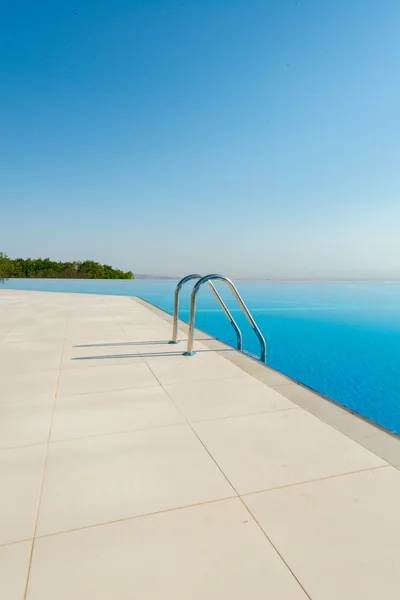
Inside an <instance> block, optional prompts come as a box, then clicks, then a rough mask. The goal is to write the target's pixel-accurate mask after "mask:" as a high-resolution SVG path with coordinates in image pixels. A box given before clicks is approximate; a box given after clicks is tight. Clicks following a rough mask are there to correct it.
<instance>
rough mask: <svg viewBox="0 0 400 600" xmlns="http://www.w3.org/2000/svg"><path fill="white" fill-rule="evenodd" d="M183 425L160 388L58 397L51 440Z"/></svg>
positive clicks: (179, 416) (179, 415)
mask: <svg viewBox="0 0 400 600" xmlns="http://www.w3.org/2000/svg"><path fill="white" fill-rule="evenodd" d="M182 422H184V418H183V417H182V415H181V414H180V413H179V411H178V410H177V409H176V408H175V406H174V404H173V403H172V401H171V400H170V399H169V397H168V396H167V394H166V393H165V392H164V390H163V389H162V388H161V387H160V386H157V387H145V388H135V389H130V390H119V391H111V392H97V393H95V394H82V395H76V396H60V397H58V398H57V403H56V407H55V412H54V418H53V425H52V433H51V440H52V441H53V440H65V439H71V438H77V437H85V436H89V435H98V434H103V433H114V432H119V431H132V430H136V429H146V428H151V427H161V426H165V425H174V424H177V423H182Z"/></svg>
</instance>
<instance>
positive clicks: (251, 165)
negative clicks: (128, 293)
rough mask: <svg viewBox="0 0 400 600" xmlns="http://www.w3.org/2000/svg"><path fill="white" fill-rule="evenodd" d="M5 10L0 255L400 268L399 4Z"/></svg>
mask: <svg viewBox="0 0 400 600" xmlns="http://www.w3.org/2000/svg"><path fill="white" fill-rule="evenodd" d="M0 10H1V14H0V82H1V83H0V86H1V93H0V202H1V223H2V227H1V237H0V250H2V251H4V252H7V253H8V254H9V255H10V256H27V255H30V256H40V255H41V256H51V257H53V258H55V259H84V258H93V259H95V260H99V261H102V262H107V263H111V264H114V265H115V266H119V267H121V268H131V269H133V270H134V271H136V272H142V273H146V272H147V273H149V272H150V273H155V274H158V273H165V274H176V275H180V274H186V273H187V272H191V271H207V272H210V271H222V272H224V273H227V274H230V275H232V276H249V277H250V276H257V277H263V276H265V277H267V276H299V277H301V276H309V275H321V276H328V277H329V276H338V275H352V274H357V275H359V274H366V275H367V274H376V273H382V275H383V276H384V277H386V276H389V275H390V274H392V273H396V272H397V273H398V274H399V273H400V236H399V234H398V229H399V222H400V167H399V165H400V111H399V106H400V36H399V30H400V2H399V0H380V1H379V2H378V1H376V0H324V1H322V0H293V1H289V0H275V1H268V0H182V1H175V0H148V1H144V0H143V1H138V0H113V1H111V0H96V1H94V0H70V1H67V2H54V1H53V0H48V1H46V2H43V1H40V0H38V1H37V2H31V1H28V0H25V1H22V0H3V1H2V3H1V9H0Z"/></svg>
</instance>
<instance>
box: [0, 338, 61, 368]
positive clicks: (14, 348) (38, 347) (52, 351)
mask: <svg viewBox="0 0 400 600" xmlns="http://www.w3.org/2000/svg"><path fill="white" fill-rule="evenodd" d="M61 352H62V341H60V342H55V341H53V340H52V341H49V342H48V343H46V342H38V341H37V342H21V343H12V344H5V343H3V342H2V343H1V344H0V374H3V373H4V374H6V375H7V374H10V373H32V372H35V371H53V370H55V369H58V368H59V367H60V362H61Z"/></svg>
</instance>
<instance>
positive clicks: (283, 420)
mask: <svg viewBox="0 0 400 600" xmlns="http://www.w3.org/2000/svg"><path fill="white" fill-rule="evenodd" d="M193 428H194V429H195V431H196V432H197V434H198V435H199V437H200V439H201V440H202V442H203V443H204V445H205V446H206V448H207V449H208V451H209V452H210V453H211V455H212V456H213V457H214V459H215V460H216V461H217V463H218V464H219V466H220V467H221V469H222V470H223V472H224V473H225V474H226V476H227V477H228V479H229V481H230V482H231V483H232V485H233V486H234V487H235V489H236V490H237V491H238V492H239V494H245V493H248V492H255V491H258V490H263V489H271V488H275V487H281V486H285V485H291V484H293V483H300V482H302V481H310V480H312V479H319V478H321V477H329V476H331V475H338V474H340V473H348V472H352V471H358V470H361V469H368V468H372V467H378V466H381V465H384V464H386V463H385V462H384V461H383V460H382V459H380V458H378V457H377V456H375V455H374V454H372V453H371V452H369V451H368V450H366V449H365V448H363V447H362V446H359V445H358V444H356V443H355V442H353V441H352V440H350V439H349V438H347V437H346V436H344V435H342V434H341V433H339V432H338V431H336V430H335V429H333V428H332V427H330V426H329V425H327V424H326V423H323V422H322V421H320V420H319V419H317V418H316V417H314V416H313V415H310V414H309V413H307V412H305V411H303V410H302V409H297V410H287V411H281V412H271V413H264V414H258V415H250V416H244V417H234V418H229V419H219V420H216V421H203V422H201V423H199V422H198V423H194V424H193Z"/></svg>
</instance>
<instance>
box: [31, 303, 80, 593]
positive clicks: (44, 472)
mask: <svg viewBox="0 0 400 600" xmlns="http://www.w3.org/2000/svg"><path fill="white" fill-rule="evenodd" d="M70 308H71V302H70V304H69V311H68V317H67V318H66V322H65V335H64V340H63V344H62V350H61V356H60V366H59V369H58V378H57V384H56V389H55V392H54V401H53V410H52V413H51V419H50V426H49V434H48V437H47V443H46V455H45V459H44V464H43V471H42V479H41V482H40V489H39V495H38V503H37V510H36V518H35V526H34V529H33V536H32V545H31V551H30V556H29V562H28V569H27V574H26V581H25V589H24V596H23V598H24V600H26V596H27V593H28V587H29V578H30V574H31V567H32V559H33V552H34V548H35V537H36V530H37V524H38V520H39V514H40V507H41V501H42V494H43V487H44V480H45V476H46V467H47V460H48V456H49V441H50V436H51V429H52V425H53V419H54V412H55V408H56V399H57V392H58V386H59V383H60V377H61V365H62V359H63V354H64V348H65V341H66V339H67V337H66V336H67V327H68V322H69V319H70V312H71V311H70Z"/></svg>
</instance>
